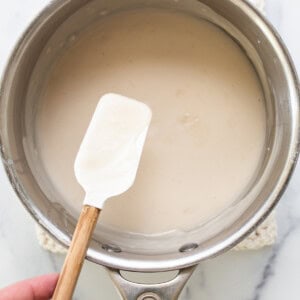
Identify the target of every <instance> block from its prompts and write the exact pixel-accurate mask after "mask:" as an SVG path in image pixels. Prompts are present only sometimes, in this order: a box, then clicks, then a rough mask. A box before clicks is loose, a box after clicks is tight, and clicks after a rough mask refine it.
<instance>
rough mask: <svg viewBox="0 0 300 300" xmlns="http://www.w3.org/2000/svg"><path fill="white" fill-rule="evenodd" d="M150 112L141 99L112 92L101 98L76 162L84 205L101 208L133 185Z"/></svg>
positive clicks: (75, 166) (75, 168) (76, 172)
mask: <svg viewBox="0 0 300 300" xmlns="http://www.w3.org/2000/svg"><path fill="white" fill-rule="evenodd" d="M151 115H152V113H151V110H150V108H149V107H148V106H147V105H146V104H144V103H142V102H139V101H136V100H133V99H130V98H127V97H125V96H121V95H118V94H113V93H110V94H105V95H103V96H102V97H101V99H100V100H99V103H98V105H97V107H96V110H95V112H94V114H93V117H92V120H91V122H90V124H89V127H88V129H87V131H86V133H85V136H84V138H83V140H82V142H81V145H80V148H79V151H78V153H77V156H76V159H75V164H74V171H75V176H76V179H77V181H78V182H79V183H80V184H81V186H82V187H83V189H84V190H85V192H86V195H85V198H84V204H88V205H91V206H94V207H98V208H100V209H102V208H103V205H104V202H105V200H107V199H108V198H110V197H113V196H117V195H120V194H122V193H124V192H125V191H127V190H128V189H129V188H130V187H131V186H132V184H133V182H134V180H135V176H136V172H137V169H138V166H139V162H140V158H141V155H142V151H143V147H144V143H145V139H146V135H147V131H148V128H149V124H150V121H151Z"/></svg>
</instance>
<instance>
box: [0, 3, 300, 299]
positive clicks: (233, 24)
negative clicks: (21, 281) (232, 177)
mask: <svg viewBox="0 0 300 300" xmlns="http://www.w3.org/2000/svg"><path fill="white" fill-rule="evenodd" d="M141 8H159V9H164V10H173V11H181V12H184V13H186V14H190V15H192V16H193V17H195V18H202V19H205V20H207V21H209V22H211V23H213V24H215V25H216V26H218V27H219V28H221V29H222V30H223V31H225V32H226V33H227V34H228V35H230V36H231V38H232V39H233V40H234V41H235V42H236V43H237V44H238V45H239V46H240V48H241V49H242V50H243V51H244V52H245V53H246V55H247V56H248V58H249V59H250V60H251V62H252V64H253V66H254V67H255V70H256V72H257V75H258V77H259V79H260V82H261V86H262V89H263V91H264V96H265V106H266V114H267V133H266V136H267V138H266V145H265V151H264V157H263V160H262V162H261V165H260V168H259V170H258V171H257V174H256V176H255V179H254V180H253V181H252V182H251V183H250V184H249V186H248V188H247V190H246V191H245V192H244V193H243V196H242V197H241V198H239V199H237V200H236V201H235V202H234V203H233V204H232V205H231V206H230V207H228V208H227V209H225V210H224V211H223V212H222V213H220V214H219V215H218V216H216V217H214V218H213V219H212V220H210V221H209V222H206V223H205V224H202V225H201V226H198V227H197V228H192V229H190V230H188V231H180V230H178V231H172V232H167V233H163V234H161V235H159V234H157V235H149V236H144V235H140V234H132V233H130V232H121V231H118V230H113V229H109V228H105V227H103V226H101V225H99V226H98V227H97V230H96V232H95V234H94V236H93V239H92V241H91V244H90V247H89V249H88V252H87V259H89V260H90V261H92V262H95V263H97V264H101V265H103V266H105V267H107V269H108V270H109V272H110V274H111V277H112V279H113V280H114V282H115V284H116V286H117V287H118V289H119V291H120V294H121V295H122V297H123V298H125V299H139V300H143V299H144V300H146V299H148V300H149V299H152V300H153V299H154V300H155V299H156V300H157V299H174V298H177V297H178V295H179V294H180V291H181V289H182V288H183V286H184V284H185V282H186V281H187V280H188V278H189V277H190V275H191V273H192V271H193V269H194V267H195V266H196V265H197V264H198V263H199V262H201V261H202V260H205V259H207V258H211V257H214V256H216V255H219V254H221V253H223V252H225V251H227V250H229V249H230V248H232V247H233V246H234V245H236V244H237V243H238V242H239V241H241V240H242V239H243V238H244V237H245V236H246V235H247V234H249V233H250V232H251V231H252V230H253V229H254V228H255V227H256V226H258V225H259V224H260V223H261V222H262V221H263V220H264V219H265V218H266V217H267V215H268V214H269V213H270V211H271V210H272V209H273V207H274V206H275V204H276V203H277V202H278V200H279V199H280V197H281V195H282V193H283V192H284V190H285V188H286V186H287V183H288V181H289V179H290V176H291V174H292V171H293V169H294V167H295V164H296V160H297V156H298V149H299V89H298V81H297V76H296V73H295V70H294V67H293V64H292V62H291V59H290V57H289V55H288V52H287V50H286V48H285V47H284V45H283V43H282V41H281V39H280V38H279V36H278V35H277V33H276V32H275V31H274V29H273V28H272V26H270V24H269V23H268V22H267V21H266V20H265V19H264V17H263V16H262V15H260V13H259V12H257V11H256V10H255V9H254V8H253V7H251V6H250V5H249V4H248V3H247V2H245V1H242V0H222V1H220V0H198V1H197V0H179V1H174V0H151V1H149V0H94V1H92V0H72V1H69V0H55V1H51V2H50V3H49V5H48V6H47V7H46V8H45V9H44V10H43V11H42V12H41V13H40V14H39V15H38V16H37V17H36V18H35V20H34V21H33V22H32V23H31V24H30V26H29V27H28V29H27V30H26V31H25V33H24V34H23V35H22V37H21V38H20V40H19V42H18V44H17V45H16V47H15V49H14V51H13V53H12V55H11V58H10V60H9V61H8V63H7V67H6V71H5V73H4V76H3V80H2V85H1V102H0V117H1V119H0V122H1V128H0V137H1V155H2V160H3V164H4V166H5V169H6V172H7V175H8V177H9V180H10V182H11V184H12V186H13V188H14V190H15V192H16V193H17V195H18V197H19V199H20V200H21V201H22V203H23V204H24V205H25V207H26V208H27V209H28V211H29V212H30V213H31V215H32V216H33V217H34V219H35V220H36V221H37V222H38V223H39V224H40V225H41V226H42V227H44V229H45V230H47V231H48V233H49V234H51V235H52V236H53V237H54V238H56V239H57V240H58V241H59V242H60V243H62V244H63V245H65V246H68V245H69V244H70V240H71V236H72V233H73V230H74V227H75V224H76V220H77V217H78V214H77V213H76V212H72V211H70V210H68V209H67V206H66V203H65V200H64V199H62V198H61V197H59V196H58V193H56V192H55V188H54V187H53V186H51V185H50V184H49V179H48V178H47V175H46V174H45V172H44V171H43V164H42V162H41V161H40V160H39V156H38V153H37V150H36V145H35V137H34V133H33V132H34V130H32V127H33V126H34V120H35V117H36V111H37V110H36V107H37V101H38V98H39V90H40V88H41V86H42V85H43V80H45V78H46V73H47V70H49V68H50V67H51V64H52V63H53V61H54V60H55V57H56V55H57V54H58V53H59V51H60V50H59V49H60V48H61V47H64V46H66V45H65V44H66V43H68V41H69V40H70V39H72V36H73V35H74V34H77V33H78V32H79V31H80V30H82V29H83V28H85V27H87V26H89V24H91V23H92V22H94V21H95V20H98V19H100V18H103V17H105V16H107V15H109V14H113V13H115V12H118V11H122V10H131V9H141ZM49 49H50V50H51V51H50V50H49ZM195 197H197V195H195ZM120 270H128V271H136V272H163V271H170V270H178V274H177V275H176V277H175V278H173V279H171V280H169V281H167V282H163V283H158V284H146V283H136V282H132V281H130V280H127V279H126V278H125V276H123V275H122V273H121V272H120Z"/></svg>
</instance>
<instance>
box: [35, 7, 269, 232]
mask: <svg viewBox="0 0 300 300" xmlns="http://www.w3.org/2000/svg"><path fill="white" fill-rule="evenodd" d="M109 92H114V93H119V94H122V95H125V96H128V97H131V98H135V99H138V100H140V101H143V102H144V103H146V104H147V105H149V106H150V107H151V109H152V112H153V117H152V122H151V126H150V128H149V133H148V137H147V141H146V144H145V147H144V152H143V155H142V159H141V163H140V167H139V170H138V173H137V177H136V181H135V184H134V186H133V187H132V188H131V189H130V190H129V191H127V192H126V193H124V194H123V195H121V196H117V197H114V198H112V199H110V200H108V201H107V202H106V204H105V207H104V210H103V212H102V213H101V222H102V223H103V224H106V225H108V226H113V227H115V228H120V229H122V230H126V231H133V232H141V233H157V232H163V231H168V230H172V229H175V228H183V229H186V228H191V227H194V226H196V225H197V224H199V223H200V222H203V221H206V220H209V219H210V218H212V217H213V216H214V215H216V214H218V213H219V212H220V211H222V210H223V209H224V208H226V207H228V206H229V205H230V204H232V203H233V202H234V201H236V200H237V199H238V198H239V197H240V196H241V195H242V193H243V192H244V191H245V188H247V186H248V185H249V182H251V180H252V179H253V178H254V176H255V172H256V171H257V168H258V167H259V163H260V161H261V156H262V153H263V149H264V142H265V132H266V128H265V127H266V120H265V108H264V99H263V92H262V90H261V86H260V84H259V80H258V78H257V75H256V73H255V71H254V68H253V67H252V65H251V63H250V61H249V60H248V58H247V57H246V56H245V54H244V53H243V52H242V50H241V49H240V48H239V46H238V45H237V44H236V43H235V42H234V41H232V40H231V39H230V37H229V36H228V35H226V34H225V33H224V32H223V31H221V30H220V29H218V28H217V27H215V26H214V25H211V24H210V23H208V22H206V21H200V20H197V19H195V18H193V17H190V16H187V15H183V14H179V13H175V12H173V13H170V12H166V11H155V10H140V11H134V12H124V13H120V14H116V15H113V16H107V17H106V18H104V19H103V20H101V21H99V22H98V23H97V24H95V25H94V26H93V27H91V28H90V29H88V30H87V31H86V32H84V33H82V34H81V35H79V36H78V37H77V41H76V42H75V43H74V44H73V46H71V48H70V49H68V50H66V53H65V54H64V55H62V57H60V59H59V60H58V62H57V64H56V65H55V66H54V67H53V70H52V71H51V74H50V77H49V81H48V83H47V86H46V87H45V92H44V93H43V99H42V106H41V109H40V111H39V117H38V120H37V126H36V130H37V142H38V147H39V153H40V156H41V159H42V160H43V161H44V165H45V169H46V172H47V173H48V175H49V178H50V179H51V181H52V183H53V185H54V187H55V188H56V189H57V190H58V191H59V193H60V194H61V197H64V198H65V199H66V200H67V201H68V203H69V204H70V206H72V207H74V208H75V209H76V210H78V211H79V210H80V208H81V205H82V202H83V198H84V192H83V190H82V189H81V187H80V185H79V184H78V183H77V181H76V179H75V176H74V171H73V165H74V159H75V156H76V153H77V151H78V148H79V145H80V143H81V139H82V138H83V136H84V133H85V131H86V129H87V126H88V124H89V121H90V119H91V117H92V114H93V112H94V110H95V107H96V104H97V101H98V99H99V98H100V97H101V96H102V95H103V94H105V93H109Z"/></svg>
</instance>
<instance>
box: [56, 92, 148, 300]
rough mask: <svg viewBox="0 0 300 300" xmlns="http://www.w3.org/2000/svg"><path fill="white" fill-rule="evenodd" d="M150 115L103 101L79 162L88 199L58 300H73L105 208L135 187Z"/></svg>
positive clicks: (137, 105) (121, 100)
mask: <svg viewBox="0 0 300 300" xmlns="http://www.w3.org/2000/svg"><path fill="white" fill-rule="evenodd" d="M151 115H152V114H151V110H150V108H149V107H148V106H147V105H146V104H144V103H141V102H139V101H136V100H133V99H129V98H127V97H124V96H121V95H117V94H106V95H104V96H103V97H102V98H101V99H100V101H99V103H98V105H97V108H96V110H95V113H94V115H93V117H92V120H91V122H90V124H89V127H88V129H87V132H86V134H85V136H84V138H83V141H82V143H81V145H80V148H79V151H78V154H77V157H76V160H75V165H74V170H75V176H76V178H77V180H78V182H79V183H80V185H81V186H82V187H83V189H84V190H85V193H86V195H85V199H84V203H83V208H82V211H81V214H80V217H79V220H78V223H77V225H76V228H75V232H74V234H73V238H72V242H71V245H70V248H69V251H68V254H67V256H66V259H65V262H64V265H63V268H62V271H61V274H60V277H59V280H58V283H57V286H56V289H55V292H54V295H53V299H54V300H67V299H71V298H72V295H73V292H74V289H75V286H76V282H77V280H78V277H79V273H80V270H81V267H82V264H83V261H84V258H85V255H86V251H87V248H88V245H89V241H90V239H91V236H92V233H93V230H94V228H95V225H96V223H97V220H98V217H99V215H100V211H101V209H102V208H103V205H104V202H105V201H106V200H107V199H108V198H110V197H112V196H116V195H119V194H121V193H123V192H125V191H126V190H127V189H129V188H130V187H131V186H132V184H133V182H134V180H135V176H136V172H137V169H138V165H139V161H140V157H141V154H142V150H143V146H144V142H145V139H146V135H147V131H148V127H149V124H150V121H151Z"/></svg>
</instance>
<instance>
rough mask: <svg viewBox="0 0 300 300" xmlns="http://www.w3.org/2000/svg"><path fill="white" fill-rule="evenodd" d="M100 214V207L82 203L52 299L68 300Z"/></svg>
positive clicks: (70, 297)
mask: <svg viewBox="0 0 300 300" xmlns="http://www.w3.org/2000/svg"><path fill="white" fill-rule="evenodd" d="M99 214H100V209H98V208H95V207H92V206H88V205H84V206H83V208H82V211H81V214H80V217H79V220H78V223H77V225H76V228H75V232H74V234H73V238H72V242H71V246H70V248H69V251H68V254H67V256H66V259H65V262H64V265H63V268H62V271H61V273H60V276H59V279H58V283H57V285H56V288H55V291H54V295H53V298H52V299H53V300H70V299H72V295H73V292H74V289H75V286H76V283H77V280H78V277H79V274H80V271H81V267H82V264H83V261H84V258H85V255H86V251H87V248H88V245H89V242H90V239H91V236H92V233H93V231H94V228H95V225H96V223H97V220H98V217H99Z"/></svg>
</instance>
